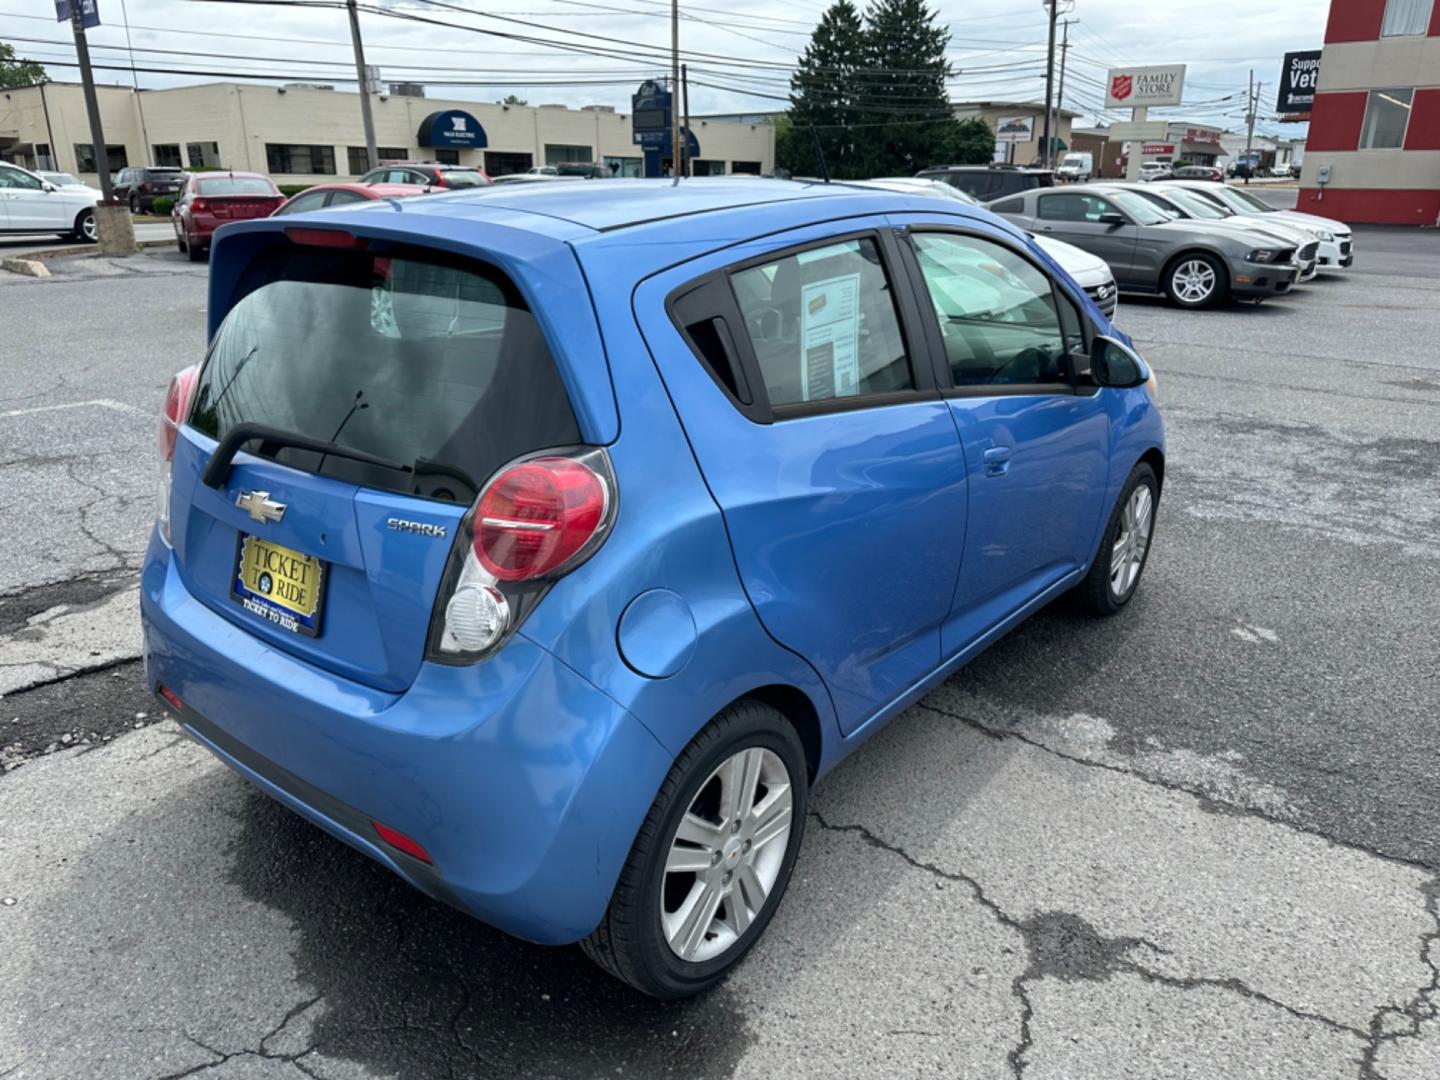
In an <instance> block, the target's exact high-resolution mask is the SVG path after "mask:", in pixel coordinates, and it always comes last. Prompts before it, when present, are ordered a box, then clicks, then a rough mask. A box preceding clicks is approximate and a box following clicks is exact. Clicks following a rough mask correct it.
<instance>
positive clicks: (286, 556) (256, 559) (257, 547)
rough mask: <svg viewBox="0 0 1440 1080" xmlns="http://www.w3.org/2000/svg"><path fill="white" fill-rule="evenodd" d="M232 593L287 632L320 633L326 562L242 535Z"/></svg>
mask: <svg viewBox="0 0 1440 1080" xmlns="http://www.w3.org/2000/svg"><path fill="white" fill-rule="evenodd" d="M230 595H231V596H232V597H234V598H235V599H236V600H238V601H239V602H240V604H241V606H243V607H244V608H245V610H246V611H248V612H250V613H251V614H252V615H259V616H260V617H261V618H262V619H268V620H269V621H270V622H272V623H274V624H275V625H276V626H278V627H280V628H281V629H282V630H289V631H290V632H291V633H294V634H304V635H305V636H306V637H315V636H317V635H318V634H319V633H320V620H321V617H322V616H323V615H324V613H325V564H324V563H322V562H321V561H320V560H319V559H317V558H315V556H313V555H306V554H304V553H303V552H300V551H295V550H293V549H292V548H288V547H284V546H282V545H280V544H272V543H271V542H270V541H268V540H261V539H260V538H259V537H258V536H249V535H247V534H245V533H241V534H240V542H239V545H238V550H237V552H236V556H235V576H234V578H233V579H232V580H231V584H230Z"/></svg>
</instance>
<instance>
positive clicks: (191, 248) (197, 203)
mask: <svg viewBox="0 0 1440 1080" xmlns="http://www.w3.org/2000/svg"><path fill="white" fill-rule="evenodd" d="M284 201H285V196H284V195H282V194H280V189H279V188H277V187H276V186H275V181H273V180H271V179H270V178H269V177H268V176H262V175H261V174H260V173H251V172H224V173H191V174H190V175H189V176H188V177H186V178H185V185H184V187H182V188H181V189H180V191H179V192H178V193H177V194H176V196H175V209H174V210H172V211H171V212H170V220H171V221H172V222H173V223H174V225H175V242H176V243H177V244H179V245H180V250H181V251H183V252H185V253H186V254H188V255H189V256H190V261H191V262H199V261H200V260H201V259H203V258H204V257H205V253H206V252H207V251H209V250H210V238H211V237H212V236H213V235H214V233H215V230H216V229H218V228H219V227H220V226H221V225H224V224H225V223H226V222H227V221H244V220H245V219H247V218H261V217H269V216H270V215H271V214H273V213H274V212H275V211H276V210H278V209H279V208H280V205H281V204H282V203H283V202H284Z"/></svg>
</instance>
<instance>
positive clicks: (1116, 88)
mask: <svg viewBox="0 0 1440 1080" xmlns="http://www.w3.org/2000/svg"><path fill="white" fill-rule="evenodd" d="M1134 89H1135V80H1134V78H1132V77H1131V76H1129V75H1116V76H1115V78H1113V79H1111V80H1110V96H1111V97H1112V98H1114V99H1115V100H1116V101H1124V100H1125V99H1126V98H1128V97H1129V96H1130V92H1131V91H1132V90H1134Z"/></svg>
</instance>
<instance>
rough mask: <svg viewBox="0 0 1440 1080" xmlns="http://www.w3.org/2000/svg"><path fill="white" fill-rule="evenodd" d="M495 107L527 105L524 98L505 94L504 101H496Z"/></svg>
mask: <svg viewBox="0 0 1440 1080" xmlns="http://www.w3.org/2000/svg"><path fill="white" fill-rule="evenodd" d="M496 104H497V105H529V104H530V103H529V102H528V101H526V100H525V99H524V98H521V97H516V96H515V95H514V94H506V95H505V100H504V101H497V102H496Z"/></svg>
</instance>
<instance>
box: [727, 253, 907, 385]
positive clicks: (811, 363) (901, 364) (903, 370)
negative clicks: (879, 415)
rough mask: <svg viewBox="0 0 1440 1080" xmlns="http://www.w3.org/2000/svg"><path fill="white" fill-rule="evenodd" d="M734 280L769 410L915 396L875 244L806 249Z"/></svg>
mask: <svg viewBox="0 0 1440 1080" xmlns="http://www.w3.org/2000/svg"><path fill="white" fill-rule="evenodd" d="M730 281H731V286H732V288H733V289H734V292H735V298H736V301H737V302H738V303H739V306H740V311H741V314H742V315H743V316H744V319H745V328H746V330H747V332H748V333H749V335H750V340H751V343H752V344H753V346H754V349H755V357H756V360H757V361H758V363H759V367H760V374H761V376H762V378H763V379H764V383H765V390H766V393H767V395H768V396H769V399H770V404H771V405H794V404H800V403H803V402H812V401H828V400H832V399H838V398H850V397H857V396H860V395H864V394H886V393H893V392H895V391H897V390H911V389H914V386H915V381H914V378H913V376H912V374H911V371H910V361H909V357H908V356H907V354H906V351H905V339H904V337H903V336H902V334H901V332H900V320H899V317H898V315H897V314H896V311H895V300H894V297H893V295H892V292H891V288H890V282H889V280H888V279H887V277H886V275H885V268H884V265H883V264H882V262H881V260H880V249H879V247H878V246H877V245H876V243H875V241H874V240H873V239H870V238H868V237H866V238H860V239H854V240H842V241H840V242H839V243H835V244H829V245H826V246H825V247H818V248H809V249H807V250H805V251H801V252H797V253H795V254H793V255H787V256H785V257H784V258H781V259H777V260H775V261H774V262H770V263H765V264H764V265H761V266H754V267H750V268H749V269H746V270H740V271H737V272H736V273H734V274H732V275H731V278H730Z"/></svg>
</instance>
